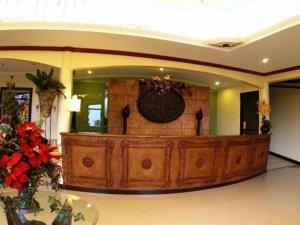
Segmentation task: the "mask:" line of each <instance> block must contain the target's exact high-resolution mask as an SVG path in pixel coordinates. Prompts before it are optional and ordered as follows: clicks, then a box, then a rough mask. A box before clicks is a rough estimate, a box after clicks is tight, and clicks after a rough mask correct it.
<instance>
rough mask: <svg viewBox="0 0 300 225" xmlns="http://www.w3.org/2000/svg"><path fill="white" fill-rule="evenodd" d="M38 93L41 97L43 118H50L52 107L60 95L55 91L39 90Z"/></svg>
mask: <svg viewBox="0 0 300 225" xmlns="http://www.w3.org/2000/svg"><path fill="white" fill-rule="evenodd" d="M36 93H37V95H38V97H39V102H40V113H41V117H43V118H48V117H50V115H51V111H52V106H53V103H54V100H55V98H56V96H57V95H58V91H57V90H55V89H48V90H43V89H38V88H37V89H36Z"/></svg>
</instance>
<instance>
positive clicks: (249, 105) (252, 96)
mask: <svg viewBox="0 0 300 225" xmlns="http://www.w3.org/2000/svg"><path fill="white" fill-rule="evenodd" d="M258 100H259V92H258V91H253V92H246V93H241V120H240V134H241V135H243V134H258V133H259V115H258V114H257V102H258Z"/></svg>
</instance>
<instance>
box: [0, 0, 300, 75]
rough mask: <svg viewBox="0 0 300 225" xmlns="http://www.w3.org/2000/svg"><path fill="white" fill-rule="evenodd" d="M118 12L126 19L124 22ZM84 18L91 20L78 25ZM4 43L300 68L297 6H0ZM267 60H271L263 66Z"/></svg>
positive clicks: (59, 2)
mask: <svg viewBox="0 0 300 225" xmlns="http://www.w3.org/2000/svg"><path fill="white" fill-rule="evenodd" d="M41 2H44V3H41ZM46 2H48V3H47V4H46ZM70 2H73V3H74V4H73V5H71V3H70ZM75 2H76V4H75ZM99 2H100V3H101V4H102V5H101V4H100V3H99ZM93 4H96V6H97V4H98V6H99V4H100V5H101V7H92V6H93ZM71 6H72V7H71ZM24 9H26V10H24ZM50 9H51V10H50ZM63 9H64V10H63ZM133 9H134V10H133ZM137 9H139V10H137ZM143 10H146V11H143ZM94 11H95V13H93V12H94ZM117 12H119V13H120V12H122V13H121V14H120V16H119V17H118V16H117ZM144 14H146V17H144ZM87 15H89V16H87ZM99 15H100V16H99ZM101 15H102V16H101ZM130 15H131V16H130ZM187 15H189V16H187ZM191 15H194V17H192V16H191ZM85 16H87V17H85ZM127 17H128V20H126V18H127ZM82 18H86V20H85V21H80V19H82ZM145 18H146V19H145ZM93 21H94V23H92V22H93ZM147 24H148V25H147ZM155 26H158V27H155ZM160 26H161V27H160ZM169 28H170V29H169ZM171 28H172V29H173V30H172V29H171ZM177 28H178V29H177ZM181 29H182V30H181ZM207 34H209V35H207ZM0 37H1V38H0V49H1V46H2V47H3V46H47V47H49V46H50V47H51V46H52V47H53V46H55V47H64V46H68V47H75V48H92V49H106V50H118V51H127V52H137V53H147V54H154V55H162V56H170V57H178V58H183V59H190V60H195V61H199V62H206V63H213V64H218V65H223V66H229V67H235V68H240V69H244V70H250V71H256V72H258V73H261V74H263V73H270V72H272V71H277V70H281V69H285V68H290V67H295V66H298V65H300V62H299V58H300V42H299V40H300V1H295V0H285V1H271V0H259V1H258V0H128V1H120V0H111V1H104V0H102V1H100V0H99V1H95V0H84V1H83V0H78V1H71V0H64V1H63V0H56V1H54V0H52V1H38V0H28V1H14V0H10V1H0ZM220 41H221V42H223V41H225V42H242V44H241V45H238V46H236V47H233V48H218V47H213V46H211V45H210V43H216V42H220ZM263 58H269V59H270V60H269V62H268V63H266V64H264V63H262V62H261V60H262V59H263Z"/></svg>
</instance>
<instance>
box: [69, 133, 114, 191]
mask: <svg viewBox="0 0 300 225" xmlns="http://www.w3.org/2000/svg"><path fill="white" fill-rule="evenodd" d="M73 146H95V147H104V148H105V150H104V151H105V177H104V178H103V179H102V178H101V179H99V178H90V177H83V176H75V175H74V174H73V172H72V171H73V168H72V160H73V159H72V151H73V149H72V147H73ZM113 148H114V144H113V142H112V141H111V140H100V139H99V140H98V139H97V140H96V141H90V142H88V143H84V142H82V141H80V140H76V139H72V138H66V139H65V140H63V149H64V160H63V177H64V178H65V181H66V183H67V184H69V185H72V184H75V185H76V184H77V183H78V180H81V182H85V183H94V184H97V185H100V186H101V185H105V186H111V185H112V183H113V180H112V168H111V160H112V152H113ZM82 163H83V164H84V166H87V167H91V166H92V164H93V163H94V159H91V158H89V157H85V158H84V159H83V161H82Z"/></svg>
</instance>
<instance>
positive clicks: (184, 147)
mask: <svg viewBox="0 0 300 225" xmlns="http://www.w3.org/2000/svg"><path fill="white" fill-rule="evenodd" d="M221 146H222V142H221V141H211V140H201V141H180V142H179V143H178V150H179V171H178V177H177V186H178V187H181V186H184V185H194V184H197V183H199V182H201V181H207V182H210V181H213V180H216V179H217V177H218V168H217V152H218V150H220V149H219V148H220V147H221ZM193 148H198V149H201V148H213V149H214V150H213V151H214V161H213V166H212V168H213V171H212V174H210V175H209V176H199V177H197V178H186V177H185V174H184V171H185V166H186V153H187V151H188V149H193ZM195 165H196V166H197V167H202V166H203V165H204V160H203V159H202V158H200V159H197V160H196V161H195Z"/></svg>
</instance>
